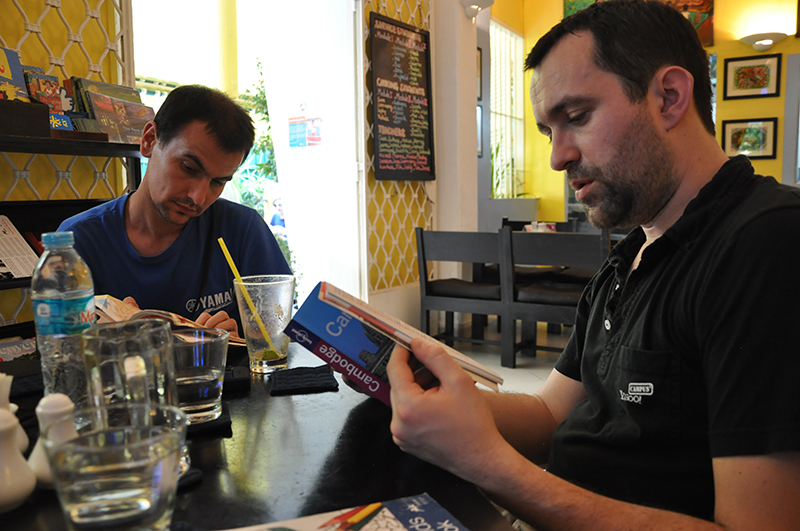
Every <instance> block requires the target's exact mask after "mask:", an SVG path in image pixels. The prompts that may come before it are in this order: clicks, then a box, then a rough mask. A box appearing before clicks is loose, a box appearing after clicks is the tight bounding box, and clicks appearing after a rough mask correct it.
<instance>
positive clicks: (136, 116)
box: [86, 92, 155, 144]
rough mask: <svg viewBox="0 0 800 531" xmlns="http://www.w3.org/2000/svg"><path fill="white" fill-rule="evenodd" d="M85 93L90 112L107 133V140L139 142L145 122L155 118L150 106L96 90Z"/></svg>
mask: <svg viewBox="0 0 800 531" xmlns="http://www.w3.org/2000/svg"><path fill="white" fill-rule="evenodd" d="M86 94H87V96H88V98H89V109H90V113H91V115H92V116H94V118H95V120H97V122H98V123H99V124H100V129H101V130H102V131H103V132H104V133H106V134H108V141H109V142H122V143H125V144H139V143H141V141H142V131H143V130H144V126H145V124H147V122H149V121H150V120H152V119H154V118H155V113H154V112H153V109H152V108H150V107H148V106H146V105H141V104H139V103H131V102H129V101H125V100H122V99H119V98H113V97H111V96H106V95H104V94H98V93H96V92H87V93H86Z"/></svg>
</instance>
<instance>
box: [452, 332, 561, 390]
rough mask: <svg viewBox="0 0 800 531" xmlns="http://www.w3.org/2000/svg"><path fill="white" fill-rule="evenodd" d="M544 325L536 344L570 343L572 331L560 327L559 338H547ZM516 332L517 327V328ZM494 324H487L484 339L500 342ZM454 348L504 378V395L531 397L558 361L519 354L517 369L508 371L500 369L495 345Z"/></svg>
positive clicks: (547, 356) (545, 353) (458, 345)
mask: <svg viewBox="0 0 800 531" xmlns="http://www.w3.org/2000/svg"><path fill="white" fill-rule="evenodd" d="M546 328H547V327H546V325H545V324H544V323H540V324H539V328H538V332H539V333H538V338H539V339H538V344H539V345H547V346H552V347H559V348H560V347H563V346H564V345H566V343H567V339H569V334H570V332H571V331H572V328H571V327H562V332H561V334H548V333H547V330H546ZM517 329H519V324H518V325H517ZM496 330H497V328H496V326H495V322H494V320H490V321H489V326H488V327H487V328H486V335H485V337H486V339H492V340H499V339H500V334H498V333H497V332H496ZM454 348H455V349H456V350H458V351H460V352H463V353H464V354H466V355H467V356H469V357H470V358H472V359H474V360H476V361H478V362H480V363H482V364H484V365H486V366H487V367H489V368H490V369H492V370H494V371H497V372H498V373H500V375H501V376H502V377H503V380H504V383H503V385H502V387H501V389H502V390H503V391H514V392H520V393H534V392H536V391H537V390H538V389H539V387H541V385H542V384H543V383H544V381H545V380H546V379H547V377H548V375H549V374H550V371H551V370H552V369H553V364H555V362H556V360H557V359H558V356H559V353H557V352H549V351H544V350H539V351H537V353H536V357H531V356H526V355H524V354H522V353H521V352H518V353H517V366H516V368H514V369H508V368H506V367H501V366H500V347H499V346H494V345H474V344H471V343H467V342H457V343H456V344H455V345H454Z"/></svg>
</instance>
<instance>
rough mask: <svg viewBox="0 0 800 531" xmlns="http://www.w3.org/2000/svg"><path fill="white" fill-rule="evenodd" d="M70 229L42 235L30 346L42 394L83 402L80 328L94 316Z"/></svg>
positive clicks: (91, 292)
mask: <svg viewBox="0 0 800 531" xmlns="http://www.w3.org/2000/svg"><path fill="white" fill-rule="evenodd" d="M74 242H75V239H74V237H73V235H72V233H71V232H47V233H45V234H43V235H42V243H43V244H44V249H45V250H44V254H42V257H41V258H40V259H39V263H38V264H37V265H36V269H35V270H34V272H33V279H32V280H31V291H32V297H31V298H32V299H33V320H34V322H35V323H36V345H37V348H38V349H39V354H40V355H41V359H42V378H43V380H44V394H45V395H48V394H50V393H64V394H65V395H67V396H68V397H69V398H70V399H71V400H72V402H73V403H74V404H75V405H76V406H78V407H80V406H81V405H84V404H85V403H86V397H87V388H86V386H87V384H86V371H85V369H84V363H83V352H82V350H81V332H83V331H84V330H86V329H87V328H89V327H90V326H92V323H94V320H95V308H94V284H93V283H92V273H91V271H89V267H88V266H87V265H86V262H84V261H83V259H82V258H81V257H80V256H79V255H78V253H77V252H76V251H75V248H74V247H73V244H74Z"/></svg>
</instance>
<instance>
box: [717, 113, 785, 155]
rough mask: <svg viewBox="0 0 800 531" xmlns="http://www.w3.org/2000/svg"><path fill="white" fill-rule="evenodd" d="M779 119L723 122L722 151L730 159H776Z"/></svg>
mask: <svg viewBox="0 0 800 531" xmlns="http://www.w3.org/2000/svg"><path fill="white" fill-rule="evenodd" d="M777 132H778V118H751V119H749V120H723V122H722V149H723V150H724V151H725V154H726V155H728V156H729V157H735V156H736V155H747V157H748V158H750V159H774V158H775V157H776V155H777Z"/></svg>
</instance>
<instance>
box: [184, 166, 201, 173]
mask: <svg viewBox="0 0 800 531" xmlns="http://www.w3.org/2000/svg"><path fill="white" fill-rule="evenodd" d="M183 171H185V172H186V173H189V174H191V175H194V174H196V173H197V172H198V171H199V170H198V169H197V168H195V167H194V166H192V165H191V164H184V165H183Z"/></svg>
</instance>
